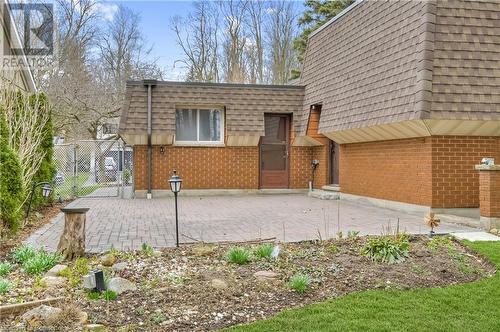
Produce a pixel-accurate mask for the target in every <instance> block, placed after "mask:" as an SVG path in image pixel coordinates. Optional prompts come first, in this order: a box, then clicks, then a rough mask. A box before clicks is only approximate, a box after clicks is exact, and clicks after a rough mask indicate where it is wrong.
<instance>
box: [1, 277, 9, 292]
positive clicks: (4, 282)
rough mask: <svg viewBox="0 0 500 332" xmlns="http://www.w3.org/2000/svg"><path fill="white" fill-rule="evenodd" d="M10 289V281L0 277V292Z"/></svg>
mask: <svg viewBox="0 0 500 332" xmlns="http://www.w3.org/2000/svg"><path fill="white" fill-rule="evenodd" d="M9 290H10V282H9V281H8V280H5V279H0V294H5V293H7V292H8V291H9Z"/></svg>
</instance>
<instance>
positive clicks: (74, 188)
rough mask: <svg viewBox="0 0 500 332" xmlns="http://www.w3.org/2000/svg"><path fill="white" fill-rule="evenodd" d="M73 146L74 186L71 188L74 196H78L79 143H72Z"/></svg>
mask: <svg viewBox="0 0 500 332" xmlns="http://www.w3.org/2000/svg"><path fill="white" fill-rule="evenodd" d="M72 146H73V174H72V176H73V187H72V190H71V194H72V196H73V198H76V197H77V194H78V188H77V186H78V178H77V177H78V152H77V149H78V145H77V144H76V143H73V144H72Z"/></svg>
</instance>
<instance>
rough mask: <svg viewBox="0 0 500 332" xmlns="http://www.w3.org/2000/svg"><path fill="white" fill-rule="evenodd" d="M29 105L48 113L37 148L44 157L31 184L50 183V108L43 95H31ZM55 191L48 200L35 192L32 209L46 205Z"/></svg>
mask: <svg viewBox="0 0 500 332" xmlns="http://www.w3.org/2000/svg"><path fill="white" fill-rule="evenodd" d="M30 100H31V103H36V104H38V107H39V108H41V109H44V111H45V112H48V113H49V118H48V119H47V122H46V123H45V126H44V127H43V136H42V140H41V142H40V145H39V146H38V150H39V151H40V152H42V153H44V157H43V158H42V161H41V163H40V167H39V168H38V170H37V172H36V173H35V175H34V176H33V180H32V182H37V183H38V182H52V181H53V179H54V177H55V175H56V167H55V162H54V161H53V155H54V143H53V139H54V130H53V125H52V117H51V114H50V107H49V103H48V100H47V96H45V95H44V94H43V93H42V94H38V95H32V96H31V97H30ZM54 195H55V191H52V193H51V195H50V197H49V199H48V200H47V198H45V197H43V195H42V191H41V190H36V191H35V193H34V195H33V203H32V208H37V207H39V206H44V205H47V204H48V203H50V202H52V201H53V199H54Z"/></svg>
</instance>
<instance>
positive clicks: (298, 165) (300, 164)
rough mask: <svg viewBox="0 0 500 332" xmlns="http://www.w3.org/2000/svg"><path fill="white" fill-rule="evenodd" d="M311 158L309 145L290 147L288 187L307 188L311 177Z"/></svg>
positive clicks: (311, 151) (311, 153)
mask: <svg viewBox="0 0 500 332" xmlns="http://www.w3.org/2000/svg"><path fill="white" fill-rule="evenodd" d="M312 159H313V150H312V148H311V147H298V146H292V147H290V188H293V189H300V188H307V186H308V183H309V182H308V181H309V180H311V177H312V170H311V160H312Z"/></svg>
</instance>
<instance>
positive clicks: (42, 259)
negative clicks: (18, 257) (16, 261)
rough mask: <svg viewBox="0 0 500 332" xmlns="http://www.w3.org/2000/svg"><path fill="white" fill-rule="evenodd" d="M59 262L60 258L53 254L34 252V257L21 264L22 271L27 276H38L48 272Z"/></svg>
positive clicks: (41, 251) (40, 251)
mask: <svg viewBox="0 0 500 332" xmlns="http://www.w3.org/2000/svg"><path fill="white" fill-rule="evenodd" d="M60 261H61V256H59V255H58V254H56V253H54V254H52V253H47V252H45V251H43V250H39V251H38V252H36V254H35V256H33V257H31V258H29V259H28V260H26V261H25V262H24V263H23V265H22V266H23V270H24V272H25V273H27V274H31V275H38V274H41V273H43V272H45V271H47V270H50V269H51V268H52V267H54V266H55V265H56V264H57V263H59V262H60Z"/></svg>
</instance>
